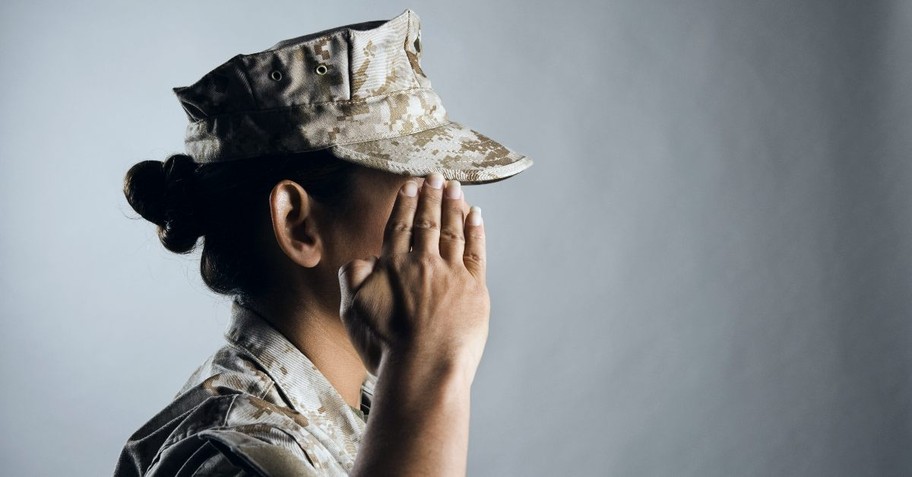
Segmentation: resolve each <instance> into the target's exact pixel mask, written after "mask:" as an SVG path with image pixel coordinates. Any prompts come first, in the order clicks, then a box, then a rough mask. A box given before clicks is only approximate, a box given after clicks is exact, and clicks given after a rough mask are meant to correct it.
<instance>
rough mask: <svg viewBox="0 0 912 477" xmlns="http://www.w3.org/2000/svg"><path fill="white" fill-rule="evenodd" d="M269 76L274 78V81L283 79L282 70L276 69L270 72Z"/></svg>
mask: <svg viewBox="0 0 912 477" xmlns="http://www.w3.org/2000/svg"><path fill="white" fill-rule="evenodd" d="M269 77H270V78H272V80H273V81H282V72H281V71H279V70H275V71H273V72H272V73H269Z"/></svg>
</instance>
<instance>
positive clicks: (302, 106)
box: [174, 10, 532, 183]
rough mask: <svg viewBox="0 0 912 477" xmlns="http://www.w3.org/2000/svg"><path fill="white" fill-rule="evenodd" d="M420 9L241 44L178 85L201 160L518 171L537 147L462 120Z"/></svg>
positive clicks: (460, 176)
mask: <svg viewBox="0 0 912 477" xmlns="http://www.w3.org/2000/svg"><path fill="white" fill-rule="evenodd" d="M420 58H421V29H420V24H419V19H418V16H417V15H416V14H415V13H414V12H412V11H411V10H406V11H405V12H403V13H402V14H401V15H399V16H397V17H396V18H393V19H392V20H387V21H373V22H366V23H359V24H352V25H347V26H343V27H338V28H333V29H330V30H324V31H321V32H317V33H313V34H310V35H305V36H302V37H298V38H293V39H290V40H285V41H282V42H279V43H278V44H276V45H275V46H273V47H272V48H269V49H268V50H265V51H262V52H259V53H253V54H249V55H237V56H235V57H233V58H231V59H230V60H228V61H227V62H225V63H224V64H222V65H221V66H219V67H217V68H215V69H214V70H212V71H211V72H209V73H207V74H206V75H205V76H203V78H202V79H200V80H199V81H197V82H196V83H194V84H193V85H191V86H187V87H181V88H174V92H175V94H176V95H177V97H178V99H179V100H180V102H181V105H182V106H183V107H184V110H185V111H186V113H187V115H188V116H189V118H190V125H189V126H188V127H187V136H186V141H185V142H186V147H187V153H188V154H189V155H190V156H192V157H193V158H194V159H195V160H196V161H198V162H217V161H229V160H233V159H243V158H249V157H256V156H263V155H270V154H288V153H298V152H307V151H312V150H317V149H327V148H328V149H330V151H331V152H332V153H333V154H334V155H335V156H337V157H339V158H340V159H344V160H348V161H352V162H355V163H358V164H361V165H364V166H367V167H371V168H375V169H382V170H386V171H390V172H393V173H397V174H406V175H412V176H422V175H426V174H428V173H430V172H432V171H438V172H440V173H442V174H443V175H444V176H445V177H447V178H449V179H457V180H460V181H463V182H465V183H482V182H491V181H496V180H500V179H504V178H507V177H510V176H512V175H514V174H517V173H519V172H520V171H522V170H524V169H526V168H527V167H529V166H531V165H532V161H531V160H530V159H528V158H527V157H525V156H523V155H521V154H518V153H516V152H514V151H512V150H510V149H508V148H507V147H505V146H503V145H502V144H500V143H498V142H496V141H494V140H492V139H490V138H488V137H487V136H484V135H483V134H481V133H478V132H476V131H473V130H471V129H469V128H467V127H465V126H463V125H461V124H459V123H456V122H454V121H450V119H449V118H448V116H447V113H446V110H445V109H444V107H443V104H442V102H441V100H440V97H439V96H437V93H435V92H434V90H433V89H431V82H430V80H428V78H427V76H426V75H425V74H424V71H422V69H421V64H420Z"/></svg>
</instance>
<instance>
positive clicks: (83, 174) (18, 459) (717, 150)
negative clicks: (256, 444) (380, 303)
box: [0, 0, 912, 476]
mask: <svg viewBox="0 0 912 477" xmlns="http://www.w3.org/2000/svg"><path fill="white" fill-rule="evenodd" d="M265 5H276V7H274V8H273V9H271V10H266V9H264V7H263V6H265ZM406 7H410V8H413V9H415V10H416V11H417V12H418V14H419V15H420V16H421V17H422V20H423V40H424V43H425V52H426V55H425V58H424V60H423V64H424V66H425V70H426V71H427V72H428V74H429V76H430V77H431V79H432V81H433V83H434V86H435V88H436V89H438V91H439V93H440V94H441V96H442V97H443V98H444V102H445V104H446V105H447V106H448V109H449V111H450V115H451V117H452V118H454V119H456V120H459V121H462V122H465V123H467V124H469V125H471V126H473V127H475V128H477V129H479V130H481V131H484V132H486V133H488V134H489V135H491V136H492V137H494V138H497V139H499V140H502V141H503V142H504V143H506V144H507V145H509V146H511V147H513V148H515V149H517V150H519V151H522V152H524V153H526V154H528V155H530V156H532V157H533V158H534V159H535V160H536V165H535V166H534V167H533V168H532V169H530V170H529V171H527V172H525V173H523V174H521V175H520V176H518V177H516V178H514V179H512V180H509V181H506V182H503V183H499V184H496V185H491V186H485V187H474V188H471V189H469V190H468V191H467V194H468V197H469V199H470V200H472V201H473V202H475V203H477V204H479V205H482V206H483V207H484V209H485V215H486V223H487V224H488V230H489V239H488V240H489V248H490V250H489V254H490V288H491V291H492V294H493V315H492V325H491V326H492V328H491V335H490V340H489V342H488V347H487V350H486V353H485V360H484V361H483V363H482V366H481V369H480V371H479V374H478V378H477V381H476V385H475V387H474V390H473V403H472V405H473V413H472V440H471V449H470V456H469V459H470V462H469V470H470V472H469V473H470V475H478V476H481V475H489V476H504V475H516V476H533V475H534V476H553V475H573V476H576V475H579V476H589V475H624V476H628V475H630V476H639V475H644V476H733V475H737V476H767V475H776V476H786V475H787V476H867V475H870V476H899V475H912V451H910V449H912V324H910V318H912V291H910V288H912V201H910V194H912V158H910V152H912V134H910V124H912V68H910V62H912V2H909V1H900V0H897V1H892V2H891V1H857V2H848V1H823V0H821V1H794V0H771V1H764V2H757V1H730V0H729V1H724V0H715V1H712V0H703V1H700V0H691V1H678V0H662V1H658V0H656V1H640V0H616V1H599V2H597V1H591V2H566V3H558V2H554V3H545V2H530V1H520V0H517V1H510V2H506V1H504V2H482V1H473V2H464V1H460V2H420V3H413V4H411V5H409V4H405V3H401V2H378V1H358V2H328V1H327V2H321V3H317V2H292V1H286V2H240V1H236V2H226V1H221V0H219V1H216V0H206V1H193V2H176V1H174V2H117V1H113V0H112V1H108V2H101V1H83V2H70V3H63V2H59V3H55V2H47V1H24V0H15V1H14V0H6V1H4V2H3V3H2V6H0V22H2V28H0V39H2V40H0V58H2V63H0V98H2V108H0V110H2V111H0V133H2V140H0V290H2V298H0V313H2V332H0V353H2V355H0V356H2V382H3V392H2V395H3V398H2V399H3V401H2V406H0V428H2V447H0V461H2V463H0V466H2V469H0V473H2V474H4V475H105V474H110V472H111V471H112V469H113V465H114V462H115V459H116V457H117V455H118V453H119V451H120V447H121V445H122V444H123V442H124V441H125V440H126V438H127V437H128V436H129V434H130V433H132V432H133V431H134V430H135V429H136V428H137V427H138V426H140V425H141V424H142V423H143V422H144V421H145V420H146V419H147V418H149V417H150V416H151V415H152V414H153V413H155V412H156V411H157V410H159V409H160V408H161V407H163V406H164V405H165V403H166V402H167V401H168V400H169V399H170V398H171V397H172V395H173V394H174V392H176V391H177V389H178V388H179V387H180V385H181V384H182V383H183V381H184V380H185V379H186V378H187V377H188V376H189V374H190V373H191V372H192V371H193V369H194V368H195V367H196V366H197V365H198V364H199V363H200V362H201V361H202V360H204V359H205V358H206V357H207V356H208V354H209V353H211V352H212V351H213V350H214V349H215V348H216V347H217V346H218V345H219V343H220V342H221V333H222V330H223V327H224V325H225V323H226V320H227V316H228V310H229V302H228V301H227V300H225V299H223V298H219V297H217V296H215V295H213V294H211V293H209V292H208V291H207V290H206V289H205V287H204V286H203V285H202V282H201V280H200V278H199V276H198V272H197V268H196V267H197V256H196V255H194V256H190V257H185V256H176V255H172V254H169V253H167V252H165V251H164V249H163V248H162V247H161V246H160V245H159V243H158V242H157V240H156V238H155V234H154V231H153V227H152V226H151V224H148V223H146V222H144V221H142V220H132V218H134V217H135V214H134V213H133V212H132V210H131V209H130V208H129V206H128V205H126V202H125V200H124V199H123V196H122V194H121V191H120V188H121V181H122V178H123V175H124V173H125V172H126V170H127V169H128V168H129V167H130V166H131V165H132V164H133V163H135V162H137V161H140V160H144V159H163V158H164V157H166V155H167V154H169V153H171V152H176V151H180V150H182V135H183V130H184V126H185V124H186V119H185V117H184V115H183V113H182V111H181V108H180V107H179V105H178V103H177V101H176V100H175V99H174V97H173V96H172V94H171V91H170V88H171V87H172V86H179V85H186V84H189V83H190V82H192V81H195V80H196V79H197V78H199V77H200V76H201V75H202V74H203V73H205V72H207V71H209V70H210V69H211V68H213V67H214V66H216V65H218V64H220V63H221V62H222V61H224V60H227V59H228V58H229V57H231V56H233V55H234V54H236V53H241V52H245V53H249V52H253V51H258V50H261V49H264V48H266V47H269V46H271V45H272V44H273V43H275V42H276V41H278V40H280V39H284V38H290V37H293V36H297V35H300V34H303V33H307V32H311V31H316V30H318V29H322V28H327V27H332V26H336V25H342V24H345V23H351V22H355V21H363V20H372V19H382V18H391V17H393V16H395V15H397V14H399V13H400V12H401V11H402V10H403V9H405V8H406Z"/></svg>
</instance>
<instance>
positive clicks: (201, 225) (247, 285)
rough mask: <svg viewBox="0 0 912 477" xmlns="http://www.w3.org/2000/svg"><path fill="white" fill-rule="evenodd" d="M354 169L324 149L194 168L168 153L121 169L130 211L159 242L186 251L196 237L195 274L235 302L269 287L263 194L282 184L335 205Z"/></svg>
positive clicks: (190, 161)
mask: <svg viewBox="0 0 912 477" xmlns="http://www.w3.org/2000/svg"><path fill="white" fill-rule="evenodd" d="M357 167H358V166H356V165H354V164H352V163H349V162H346V161H342V160H340V159H338V158H336V157H335V156H333V155H332V154H331V153H330V152H329V151H327V150H321V151H314V152H308V153H303V154H292V155H284V156H269V157H257V158H252V159H240V160H234V161H228V162H223V163H211V164H199V163H197V162H194V161H193V159H192V158H191V157H190V156H187V155H184V154H175V155H172V156H171V157H169V158H168V159H167V160H165V161H164V162H162V161H142V162H140V163H137V164H136V165H134V166H133V167H131V168H130V170H129V171H128V172H127V175H126V177H125V178H124V195H126V197H127V201H128V202H129V203H130V206H131V207H133V210H135V211H136V212H137V213H139V215H141V216H142V217H143V218H145V219H146V220H148V221H150V222H152V223H154V224H156V225H158V238H159V240H160V241H161V243H162V245H164V246H165V248H167V249H168V250H170V251H172V252H175V253H189V252H191V251H192V250H193V249H194V248H195V247H196V244H197V242H198V241H199V239H200V237H202V238H203V250H202V256H201V260H200V273H201V274H202V276H203V281H204V282H205V283H206V286H208V287H209V288H210V289H212V290H213V291H215V292H216V293H221V294H225V295H236V296H240V297H243V298H247V297H251V296H255V295H257V294H258V293H259V292H261V291H262V290H263V289H264V288H265V287H267V286H269V282H270V278H271V274H270V273H269V270H266V269H265V268H266V266H265V264H266V263H268V262H266V261H265V260H264V244H263V243H261V242H260V237H261V236H262V232H263V231H264V230H265V229H264V227H271V219H270V217H269V200H268V199H269V193H270V192H271V190H272V188H273V186H275V184H276V183H278V182H279V181H281V180H283V179H290V180H293V181H295V182H297V183H298V184H300V185H301V187H303V188H304V189H305V190H307V193H308V194H309V195H311V197H313V198H314V200H317V201H319V202H321V203H324V204H326V205H330V206H339V205H342V204H343V202H344V199H345V197H346V196H348V192H349V188H350V187H351V178H352V173H353V172H354V170H355V168H357Z"/></svg>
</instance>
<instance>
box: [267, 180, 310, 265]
mask: <svg viewBox="0 0 912 477" xmlns="http://www.w3.org/2000/svg"><path fill="white" fill-rule="evenodd" d="M269 210H270V216H271V218H272V231H273V234H274V235H275V238H276V242H277V244H278V246H279V248H280V249H281V250H282V252H284V253H285V255H286V256H287V257H288V258H290V259H291V260H292V261H293V262H295V263H296V264H298V265H300V266H302V267H305V268H312V267H315V266H316V265H317V264H318V263H320V258H321V256H322V251H323V250H322V241H321V240H320V234H319V231H318V230H317V227H316V221H315V220H314V217H313V201H312V200H311V198H310V196H309V195H308V194H307V191H306V190H304V188H303V187H301V185H300V184H298V183H297V182H294V181H291V180H283V181H281V182H279V183H278V184H276V185H275V187H273V188H272V192H271V193H270V194H269Z"/></svg>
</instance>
